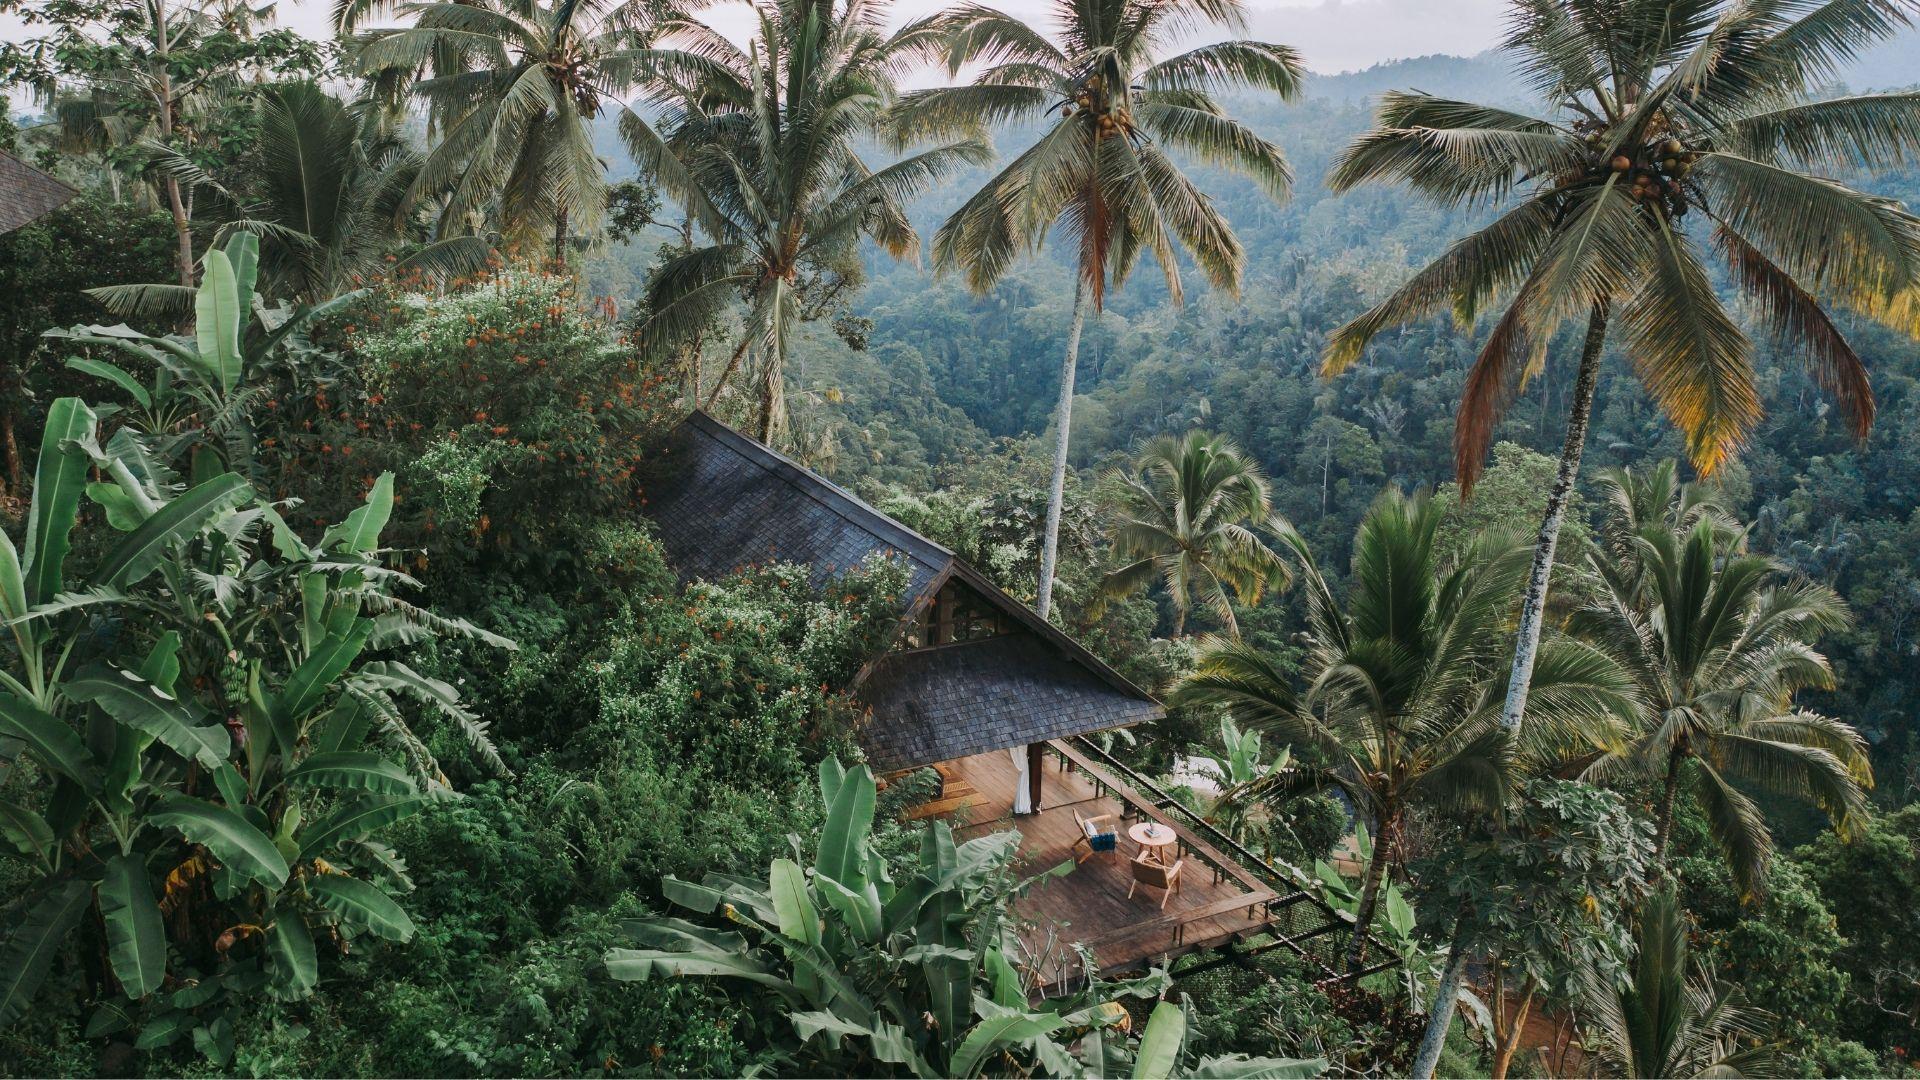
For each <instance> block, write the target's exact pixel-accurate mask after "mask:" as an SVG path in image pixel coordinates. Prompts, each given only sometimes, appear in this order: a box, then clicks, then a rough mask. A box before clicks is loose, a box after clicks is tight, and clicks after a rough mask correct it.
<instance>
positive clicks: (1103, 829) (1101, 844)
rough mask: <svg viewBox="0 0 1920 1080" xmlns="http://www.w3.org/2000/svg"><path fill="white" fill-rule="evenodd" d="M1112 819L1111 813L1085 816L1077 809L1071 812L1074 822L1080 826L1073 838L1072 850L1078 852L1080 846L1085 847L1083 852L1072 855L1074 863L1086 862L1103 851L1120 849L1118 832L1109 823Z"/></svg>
mask: <svg viewBox="0 0 1920 1080" xmlns="http://www.w3.org/2000/svg"><path fill="white" fill-rule="evenodd" d="M1112 820H1113V815H1112V814H1095V815H1093V816H1092V817H1087V816H1086V815H1084V814H1082V813H1081V812H1080V811H1078V810H1075V811H1074V812H1073V821H1074V824H1076V825H1078V826H1080V835H1079V836H1076V837H1074V838H1073V850H1074V851H1076V852H1079V851H1080V849H1081V848H1085V849H1086V850H1085V852H1083V853H1080V854H1077V855H1076V856H1075V857H1074V860H1073V861H1074V862H1075V863H1083V862H1086V861H1087V860H1088V859H1091V858H1093V857H1094V856H1095V855H1099V854H1103V853H1105V852H1111V851H1118V850H1120V834H1119V833H1117V832H1115V831H1114V829H1113V826H1112V825H1111V824H1109V822H1111V821H1112Z"/></svg>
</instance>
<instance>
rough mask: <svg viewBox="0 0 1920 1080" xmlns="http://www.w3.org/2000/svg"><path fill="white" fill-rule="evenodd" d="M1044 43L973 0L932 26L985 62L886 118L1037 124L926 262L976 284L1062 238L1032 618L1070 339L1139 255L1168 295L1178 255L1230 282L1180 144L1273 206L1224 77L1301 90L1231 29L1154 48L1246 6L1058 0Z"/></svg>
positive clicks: (1224, 255) (1275, 153)
mask: <svg viewBox="0 0 1920 1080" xmlns="http://www.w3.org/2000/svg"><path fill="white" fill-rule="evenodd" d="M1051 14H1052V22H1053V24H1054V27H1053V29H1054V32H1053V34H1052V35H1051V36H1049V35H1048V34H1046V33H1043V32H1042V31H1040V30H1038V29H1036V28H1035V27H1034V26H1033V25H1031V24H1030V23H1029V22H1028V21H1026V20H1023V19H1019V18H1015V17H1014V16H1012V15H1008V14H1005V13H1003V12H1000V11H996V10H994V9H993V8H990V7H986V6H983V5H980V4H974V3H968V4H964V5H962V6H961V7H959V8H958V9H956V10H954V11H952V12H950V13H947V14H945V15H942V16H936V17H935V19H934V20H933V22H932V25H934V26H937V27H938V28H939V29H940V30H941V31H942V32H943V33H944V35H945V52H946V59H947V64H948V68H949V70H950V71H951V72H953V73H955V74H958V73H959V71H960V70H961V68H962V67H964V66H966V65H969V64H983V65H985V67H984V68H983V69H982V70H981V71H980V73H979V77H978V79H977V80H976V81H975V82H974V83H973V84H971V85H967V86H954V87H943V88H937V89H932V90H923V91H919V92H916V93H914V94H910V95H908V96H907V97H906V99H905V100H904V101H903V102H902V103H901V107H900V108H899V109H897V110H896V111H895V115H894V121H895V127H896V131H897V132H899V133H901V134H902V135H903V136H914V137H918V136H924V135H926V134H928V133H932V132H948V131H953V130H966V131H973V130H981V129H983V128H984V126H985V125H987V124H991V123H1005V122H1009V121H1018V120H1025V121H1040V120H1044V119H1046V118H1048V117H1052V118H1053V120H1052V122H1051V123H1050V124H1048V125H1047V127H1046V129H1045V131H1044V132H1043V134H1042V135H1041V136H1040V138H1039V139H1038V140H1037V141H1036V142H1034V143H1033V145H1032V146H1030V147H1028V148H1027V149H1026V150H1024V151H1022V152H1021V153H1020V154H1019V155H1018V156H1016V157H1015V158H1014V159H1013V160H1012V161H1011V162H1009V163H1008V164H1007V166H1006V167H1005V168H1004V169H1002V170H1001V171H1000V173H999V174H998V175H996V176H995V177H993V179H991V180H989V181H988V182H987V184H986V186H984V187H982V188H981V189H980V190H979V191H978V192H977V193H975V194H974V196H973V197H972V198H970V199H968V200H967V202H966V203H965V204H964V205H962V206H961V207H960V209H959V210H957V211H955V212H954V214H953V216H951V217H949V218H948V219H947V221H946V223H945V224H943V225H942V226H941V227H940V229H939V231H938V232H937V233H935V235H934V251H933V254H934V262H935V265H936V266H938V267H939V268H940V269H942V270H954V269H957V270H961V271H963V272H964V273H965V275H966V280H967V284H968V285H969V286H971V287H972V288H973V289H974V290H976V291H980V292H985V291H986V290H988V289H991V288H992V287H993V285H994V283H995V282H997V281H999V280H1000V277H1001V276H1002V275H1003V274H1005V273H1006V271H1007V268H1008V267H1009V266H1011V265H1012V263H1013V260H1014V258H1015V256H1017V255H1019V254H1020V253H1021V252H1023V251H1026V250H1030V249H1034V248H1038V247H1039V246H1040V244H1041V242H1042V241H1043V240H1044V239H1045V238H1046V236H1047V235H1048V233H1050V232H1052V231H1053V230H1054V228H1055V226H1056V225H1057V226H1059V227H1060V230H1061V232H1062V240H1063V241H1064V242H1066V243H1070V244H1072V245H1073V246H1074V249H1075V253H1074V263H1075V267H1076V269H1077V275H1076V277H1077V282H1078V284H1077V286H1076V288H1075V291H1074V300H1073V326H1072V329H1071V330H1070V331H1069V332H1068V335H1067V350H1066V355H1065V357H1064V359H1063V361H1062V363H1061V367H1060V401H1059V405H1058V407H1057V408H1056V409H1055V411H1054V435H1053V473H1052V478H1051V486H1050V487H1049V489H1048V497H1047V524H1046V531H1045V533H1044V535H1043V536H1042V538H1041V547H1040V583H1039V595H1038V600H1037V602H1036V604H1035V607H1036V609H1037V610H1038V611H1039V613H1040V615H1041V617H1042V618H1045V617H1046V615H1047V612H1048V610H1049V608H1050V607H1051V605H1052V598H1053V574H1054V565H1055V562H1056V559H1057V558H1058V554H1059V544H1060V512H1061V504H1062V499H1063V498H1064V495H1065V487H1066V472H1067V447H1068V435H1069V432H1070V431H1071V429H1072V423H1073V379H1074V369H1075V367H1076V365H1077V363H1078V360H1079V353H1080V335H1081V332H1082V330H1083V328H1084V327H1085V325H1086V321H1087V319H1088V318H1089V317H1090V316H1091V315H1097V314H1098V312H1099V311H1100V309H1101V306H1102V304H1103V303H1104V299H1105V296H1106V291H1107V289H1108V288H1109V287H1118V286H1119V284H1120V283H1121V282H1123V281H1125V280H1126V278H1127V275H1128V274H1129V273H1130V272H1131V271H1132V270H1133V267H1134V264H1135V262H1136V261H1137V260H1138V259H1139V257H1140V254H1141V252H1143V251H1144V252H1148V253H1151V254H1152V256H1153V257H1154V260H1155V261H1156V262H1158V263H1159V264H1160V269H1161V271H1162V272H1163V273H1164V274H1165V275H1166V280H1167V290H1168V292H1169V293H1170V294H1171V295H1172V296H1173V299H1174V302H1175V303H1179V302H1180V300H1181V297H1182V294H1183V292H1184V290H1183V288H1182V285H1181V281H1180V268H1179V262H1178V261H1179V255H1178V252H1179V251H1180V250H1182V249H1184V250H1185V251H1186V252H1187V254H1188V255H1189V256H1190V257H1191V258H1192V259H1193V261H1194V263H1195V264H1196V265H1197V266H1198V267H1199V268H1200V269H1201V270H1202V271H1203V272H1204V273H1205V274H1206V275H1207V279H1208V280H1209V282H1211V283H1212V285H1213V286H1214V287H1215V288H1218V289H1222V290H1225V291H1228V292H1235V291H1237V290H1238V288H1239V283H1240V274H1241V270H1242V267H1243V266H1244V264H1245V261H1246V258H1245V254H1244V252H1243V251H1242V250H1241V248H1240V244H1239V241H1238V240H1236V239H1235V238H1234V235H1233V229H1232V228H1231V227H1230V226H1229V225H1228V223H1227V220H1226V218H1225V217H1223V216H1222V215H1221V214H1220V212H1219V211H1218V210H1216V209H1215V208H1214V206H1213V202H1212V200H1211V199H1210V198H1209V197H1208V196H1207V195H1206V193H1205V192H1202V191H1201V190H1200V189H1199V188H1197V187H1196V186H1194V184H1193V182H1192V181H1191V180H1189V179H1188V178H1187V177H1186V176H1185V175H1183V174H1182V173H1181V172H1180V169H1179V167H1178V166H1177V165H1176V164H1175V163H1174V161H1173V158H1172V157H1171V156H1170V154H1173V153H1180V154H1186V155H1190V156H1191V157H1193V158H1196V159H1199V160H1202V161H1206V162H1209V163H1212V164H1216V165H1222V166H1225V167H1227V168H1231V169H1234V170H1236V171H1238V172H1241V173H1243V174H1245V175H1247V176H1248V177H1250V178H1252V179H1253V180H1254V181H1256V182H1257V183H1259V184H1260V185H1261V187H1263V188H1264V189H1265V190H1266V191H1267V192H1268V193H1269V194H1271V195H1272V196H1274V197H1275V198H1276V199H1278V198H1284V197H1285V196H1286V194H1287V191H1288V188H1289V185H1290V183H1291V180H1292V173H1291V170H1290V169H1289V168H1288V166H1287V162H1286V158H1285V157H1283V156H1282V155H1281V153H1280V150H1279V148H1278V147H1276V146H1274V145H1273V144H1272V143H1270V142H1268V141H1267V140H1265V139H1262V138H1260V137H1259V136H1257V135H1255V134H1254V133H1253V132H1252V131H1250V130H1249V129H1247V128H1246V127H1244V126H1243V125H1241V124H1239V123H1238V122H1236V121H1235V120H1233V119H1232V118H1231V117H1229V116H1228V115H1227V113H1226V110H1225V109H1223V108H1222V107H1221V106H1220V104H1219V103H1218V102H1217V101H1216V100H1215V99H1214V97H1213V91H1215V90H1218V89H1222V88H1228V87H1251V88H1255V89H1262V90H1271V91H1274V92H1276V93H1278V94H1280V95H1281V96H1282V97H1287V98H1291V97H1294V96H1296V95H1298V93H1299V91H1300V83H1301V66H1300V60H1299V57H1298V56H1297V55H1296V54H1295V53H1294V51H1293V50H1291V49H1288V48H1286V47H1284V46H1280V45H1269V44H1267V43H1265V42H1259V41H1246V40H1234V41H1224V42H1220V43H1218V44H1214V45H1205V46H1201V47H1200V48H1197V49H1193V50H1191V51H1188V52H1183V53H1180V54H1178V55H1174V56H1166V57H1165V58H1164V59H1162V58H1161V57H1162V56H1163V55H1164V54H1165V52H1166V50H1167V48H1168V47H1169V46H1171V45H1173V44H1174V42H1175V41H1176V40H1178V39H1180V38H1182V37H1185V36H1187V35H1189V34H1190V33H1191V32H1192V31H1194V30H1195V29H1196V28H1198V27H1200V26H1203V25H1208V24H1211V25H1219V26H1224V27H1226V28H1228V29H1229V30H1234V31H1237V30H1239V29H1241V28H1242V27H1243V26H1244V23H1245V8H1244V5H1243V4H1242V3H1241V2H1240V0H1055V2H1054V3H1053V4H1052V5H1051Z"/></svg>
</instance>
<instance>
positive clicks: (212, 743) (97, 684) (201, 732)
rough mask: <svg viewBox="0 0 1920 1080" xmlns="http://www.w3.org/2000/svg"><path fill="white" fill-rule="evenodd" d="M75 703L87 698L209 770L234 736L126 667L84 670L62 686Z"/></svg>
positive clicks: (222, 756)
mask: <svg viewBox="0 0 1920 1080" xmlns="http://www.w3.org/2000/svg"><path fill="white" fill-rule="evenodd" d="M65 689H66V694H67V696H68V697H70V698H72V699H73V700H75V701H90V702H92V703H93V704H95V705H97V706H99V707H100V709H101V711H102V712H105V713H106V714H107V715H108V716H111V717H113V718H114V719H115V720H118V721H119V722H120V723H122V724H125V725H127V726H128V727H130V728H133V729H134V730H136V731H140V732H143V733H145V734H148V735H151V736H153V737H154V738H156V739H159V740H160V741H161V742H163V743H165V744H167V745H168V746H170V747H172V748H173V750H174V752H175V753H177V754H179V755H180V756H182V757H187V758H192V759H193V760H195V761H198V762H200V764H202V765H205V766H206V767H207V768H209V769H211V768H214V767H216V766H218V765H220V764H221V763H222V762H224V761H226V760H227V753H228V751H230V750H231V749H232V748H233V739H232V737H231V736H229V735H228V734H227V729H226V726H225V725H223V724H218V723H214V724H202V723H200V722H199V720H200V717H199V716H198V715H197V714H196V713H195V712H194V710H192V709H189V708H187V707H186V706H185V705H182V704H181V703H180V701H179V699H178V698H175V697H174V696H173V695H172V694H169V693H167V692H166V691H164V690H162V689H160V688H159V687H157V686H155V685H153V684H152V683H150V682H148V681H147V680H145V679H143V678H141V677H140V676H138V675H136V674H134V673H133V672H131V671H127V670H125V669H124V668H112V667H106V666H104V665H100V666H94V667H91V668H88V669H87V670H86V671H83V672H82V673H81V674H80V676H79V677H78V678H75V679H72V680H69V681H68V682H67V684H66V688H65Z"/></svg>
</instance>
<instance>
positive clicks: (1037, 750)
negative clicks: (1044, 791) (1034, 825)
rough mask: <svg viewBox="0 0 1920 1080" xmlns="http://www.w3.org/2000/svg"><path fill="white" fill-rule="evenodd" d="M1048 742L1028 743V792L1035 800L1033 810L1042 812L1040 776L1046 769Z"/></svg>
mask: <svg viewBox="0 0 1920 1080" xmlns="http://www.w3.org/2000/svg"><path fill="white" fill-rule="evenodd" d="M1046 764H1047V744H1046V743H1028V744H1027V794H1028V796H1029V797H1030V798H1031V799H1032V800H1033V812H1034V813H1036V814H1037V813H1039V812H1040V776H1041V774H1042V773H1044V772H1045V771H1046Z"/></svg>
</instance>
